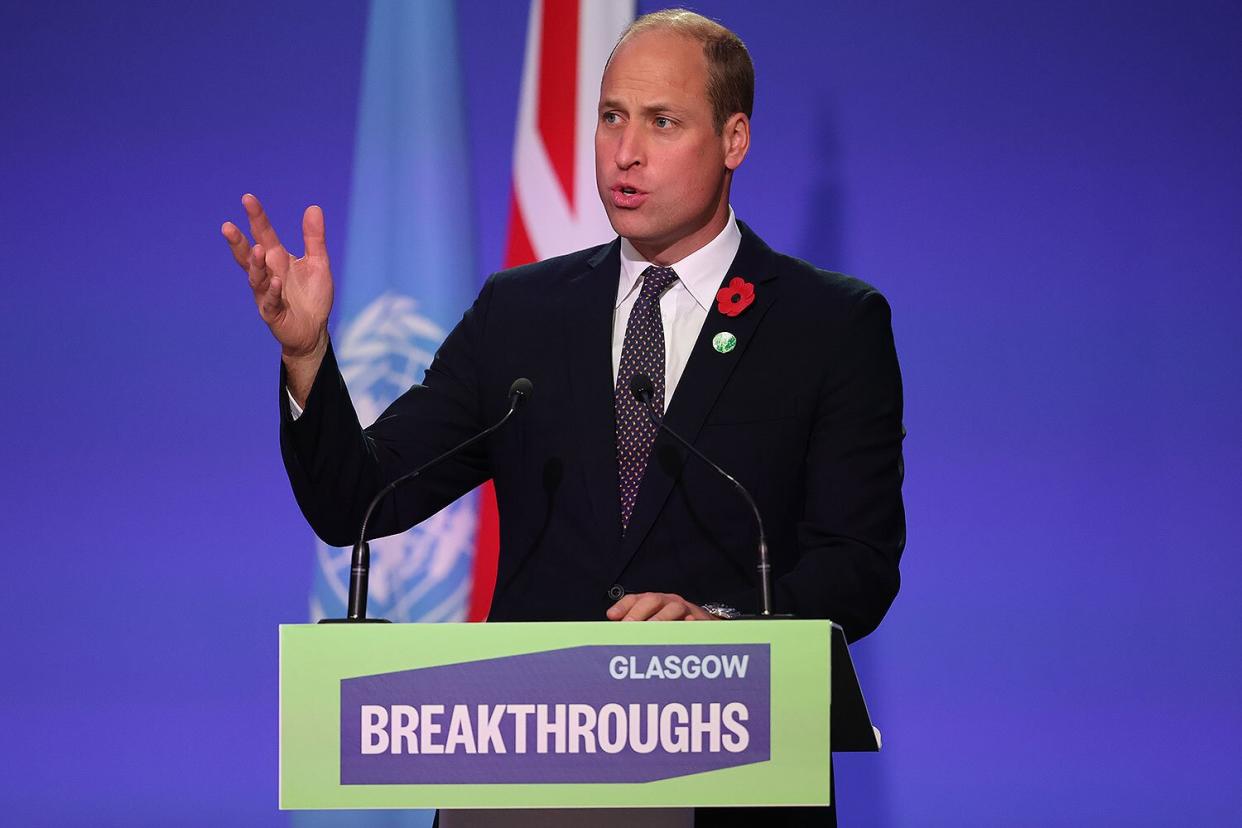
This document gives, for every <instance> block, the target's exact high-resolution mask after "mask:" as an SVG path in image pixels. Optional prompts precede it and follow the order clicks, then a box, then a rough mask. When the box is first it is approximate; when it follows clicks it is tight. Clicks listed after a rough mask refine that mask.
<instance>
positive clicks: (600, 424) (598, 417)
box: [563, 240, 621, 549]
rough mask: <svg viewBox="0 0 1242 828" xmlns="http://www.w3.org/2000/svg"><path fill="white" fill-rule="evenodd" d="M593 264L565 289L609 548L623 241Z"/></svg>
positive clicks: (595, 501)
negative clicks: (615, 325) (615, 332)
mask: <svg viewBox="0 0 1242 828" xmlns="http://www.w3.org/2000/svg"><path fill="white" fill-rule="evenodd" d="M588 265H589V267H588V268H587V269H586V270H585V271H584V272H583V273H581V274H580V275H578V276H575V277H573V278H571V279H570V283H569V288H568V290H567V291H566V293H565V312H564V314H563V318H564V320H565V354H566V355H567V357H568V361H569V385H570V388H571V389H572V395H573V409H572V410H573V411H574V414H575V417H576V418H577V423H578V433H579V435H580V439H579V440H578V451H579V452H580V453H581V455H580V456H581V457H582V460H583V464H582V465H583V468H585V469H586V481H585V485H586V488H587V494H588V497H589V500H590V502H591V508H592V510H593V514H594V525H595V526H596V527H598V535H599V538H600V540H601V541H602V542H603V543H604V544H605V548H608V549H611V548H612V547H613V546H615V545H616V543H617V540H618V537H619V534H620V531H621V509H620V505H619V500H618V495H617V438H616V413H615V411H614V401H613V385H612V314H613V307H614V305H615V304H616V298H617V282H618V280H619V279H620V276H621V243H620V240H617V241H614V242H613V243H612V244H611V245H609V246H607V247H605V248H603V249H602V250H601V251H600V252H599V253H598V254H596V255H595V256H594V257H593V258H592V259H591V260H590V261H589V262H588Z"/></svg>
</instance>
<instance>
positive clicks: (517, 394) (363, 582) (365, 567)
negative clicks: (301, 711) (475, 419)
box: [319, 377, 534, 624]
mask: <svg viewBox="0 0 1242 828" xmlns="http://www.w3.org/2000/svg"><path fill="white" fill-rule="evenodd" d="M533 391H534V384H533V383H531V381H530V380H528V379H526V378H525V377H521V378H519V379H516V380H514V381H513V384H512V385H511V386H509V410H508V411H506V412H505V415H504V416H503V417H501V418H500V419H499V420H497V421H496V422H495V423H493V424H492V425H490V426H488V427H487V428H485V429H483V430H482V431H480V432H479V433H478V434H476V435H474V436H473V437H471V438H470V439H468V440H465V441H463V442H461V443H458V444H457V445H455V446H453V447H452V448H451V449H449V450H448V451H446V452H444V453H443V454H441V455H440V456H439V457H436V458H434V459H432V460H429V461H427V462H426V463H424V464H423V465H421V466H419V467H418V468H416V469H415V470H414V471H412V472H408V473H406V474H403V475H401V476H400V477H398V478H397V479H396V480H394V481H392V482H391V483H389V484H388V485H387V486H385V487H384V488H382V489H380V490H379V493H378V494H376V495H375V497H373V498H371V503H370V505H368V506H367V510H366V512H365V513H363V516H362V527H361V528H360V529H359V530H358V542H357V543H355V544H354V551H353V556H352V557H351V559H350V563H349V603H348V605H347V607H346V611H345V617H344V618H324V619H322V620H320V622H319V623H320V624H387V623H389V621H388V619H386V618H367V579H368V576H369V574H370V571H371V547H370V545H369V544H367V541H366V536H367V523H368V522H369V521H370V520H371V513H372V512H374V511H375V507H376V506H378V505H379V502H380V501H381V500H383V499H384V498H385V497H387V496H388V495H389V494H391V493H392V492H393V491H394V490H395V489H396V488H397V487H398V486H400V485H401V484H403V483H405V482H407V481H409V480H413V479H414V478H415V477H418V476H419V475H420V474H422V473H423V472H425V471H427V470H428V469H431V468H433V467H435V466H438V465H439V464H440V463H442V462H444V461H445V460H447V459H449V458H450V457H452V456H453V455H455V454H457V453H458V452H460V451H463V450H465V449H467V448H469V447H470V446H472V445H474V444H475V443H477V442H479V441H480V440H482V439H483V438H484V437H486V436H488V435H489V434H491V433H492V432H493V431H495V430H496V429H498V428H500V427H501V426H503V425H504V424H505V423H507V422H508V421H509V418H510V417H512V416H513V413H514V412H515V411H517V410H518V408H520V407H521V405H522V403H524V402H525V401H526V400H527V399H529V398H530V396H531V394H532V392H533Z"/></svg>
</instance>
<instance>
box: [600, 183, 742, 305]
mask: <svg viewBox="0 0 1242 828" xmlns="http://www.w3.org/2000/svg"><path fill="white" fill-rule="evenodd" d="M741 246H742V231H741V230H739V229H738V226H737V218H736V217H735V216H734V215H733V207H732V206H730V207H729V220H728V221H727V222H725V226H724V229H723V230H721V231H720V233H719V234H717V236H716V238H714V239H712V240H711V241H709V242H708V243H707V244H705V245H703V246H702V247H700V248H699V249H698V250H696V251H694V252H693V253H691V254H690V255H689V256H686V257H685V258H684V259H682V260H681V261H679V262H674V263H673V264H672V265H670V267H672V268H673V270H676V271H677V281H678V282H680V283H681V284H682V285H683V286H684V287H685V288H686V290H688V291H689V292H690V295H691V296H693V297H694V301H695V302H697V303H698V305H699V307H701V308H703V309H704V310H710V309H711V307H712V305H713V303H715V301H716V291H717V290H719V289H720V282H721V280H722V279H723V278H724V276H725V273H727V272H728V270H729V265H731V264H733V259H734V258H736V256H737V251H738V248H739V247H741ZM650 266H651V262H649V261H646V260H645V259H643V257H642V254H641V253H639V252H638V251H637V250H635V249H634V245H632V244H630V241H629V239H624V238H623V239H621V281H620V283H619V284H618V285H617V301H616V304H615V305H614V306H613V307H620V305H621V303H622V302H623V301H625V298H626V297H627V296H629V295H630V293H632V292H633V291H634V290H635V289H636V288H637V287H638V282H639V279H640V278H642V275H643V271H644V270H646V269H647V268H648V267H650Z"/></svg>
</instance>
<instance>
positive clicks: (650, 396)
mask: <svg viewBox="0 0 1242 828" xmlns="http://www.w3.org/2000/svg"><path fill="white" fill-rule="evenodd" d="M630 393H631V394H633V395H634V399H636V400H638V402H640V403H641V404H642V405H643V406H644V407H645V408H646V409H647V416H648V417H650V418H651V421H652V422H653V423H655V424H656V426H657V427H659V428H660V430H661V431H664V432H666V433H667V434H668V435H669V436H671V437H672V438H673V439H675V440H676V441H677V442H679V443H681V444H682V445H683V446H685V447H686V448H687V449H689V450H690V452H691V453H692V454H694V456H695V457H697V458H699V459H700V460H702V461H703V462H704V463H706V464H707V465H709V466H711V467H712V468H713V469H715V470H716V473H717V474H719V475H720V476H721V477H723V478H724V479H725V480H728V481H729V482H730V483H732V484H733V486H734V488H736V489H737V490H738V492H739V493H741V495H742V497H743V498H744V499H745V500H746V504H747V505H748V506H750V510H751V512H753V513H754V515H755V523H756V524H758V526H759V615H758V616H757V617H759V618H778V617H781V616H776V615H773V613H772V584H771V574H772V563H771V562H770V561H769V560H768V537H767V533H765V532H764V529H763V516H762V515H760V514H759V506H758V505H756V503H755V499H754V498H753V497H751V496H750V492H748V491H746V487H745V486H743V485H742V484H741V483H739V482H738V481H737V478H735V477H734V476H733V475H731V474H729V473H728V472H727V471H725V470H724V469H722V468H720V466H717V465H716V464H715V463H713V462H712V461H711V460H709V459H707V455H705V454H703V452H701V451H699V450H698V449H696V448H695V447H694V446H692V445H690V443H689V441H687V440H686V439H685V438H683V437H682V436H681V435H680V434H678V433H677V432H676V431H673V430H672V429H671V428H669V427H668V426H667V425H665V424H664V418H663V417H661V416H660V415H659V413H657V412H656V410H655V386H653V385H652V384H651V378H650V377H648V376H647V375H646V374H635V375H634V376H632V377H630Z"/></svg>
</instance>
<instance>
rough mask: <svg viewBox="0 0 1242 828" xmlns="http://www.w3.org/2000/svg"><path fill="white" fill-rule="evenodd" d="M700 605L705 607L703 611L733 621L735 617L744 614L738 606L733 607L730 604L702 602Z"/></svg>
mask: <svg viewBox="0 0 1242 828" xmlns="http://www.w3.org/2000/svg"><path fill="white" fill-rule="evenodd" d="M699 606H701V607H703V611H704V612H706V613H708V614H709V615H714V616H716V617H717V618H723V619H724V620H726V621H731V620H733V619H734V618H739V617H741V615H742V613H741V611H739V610H738V609H737V608H736V607H731V606H729V605H728V604H700V605H699Z"/></svg>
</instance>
